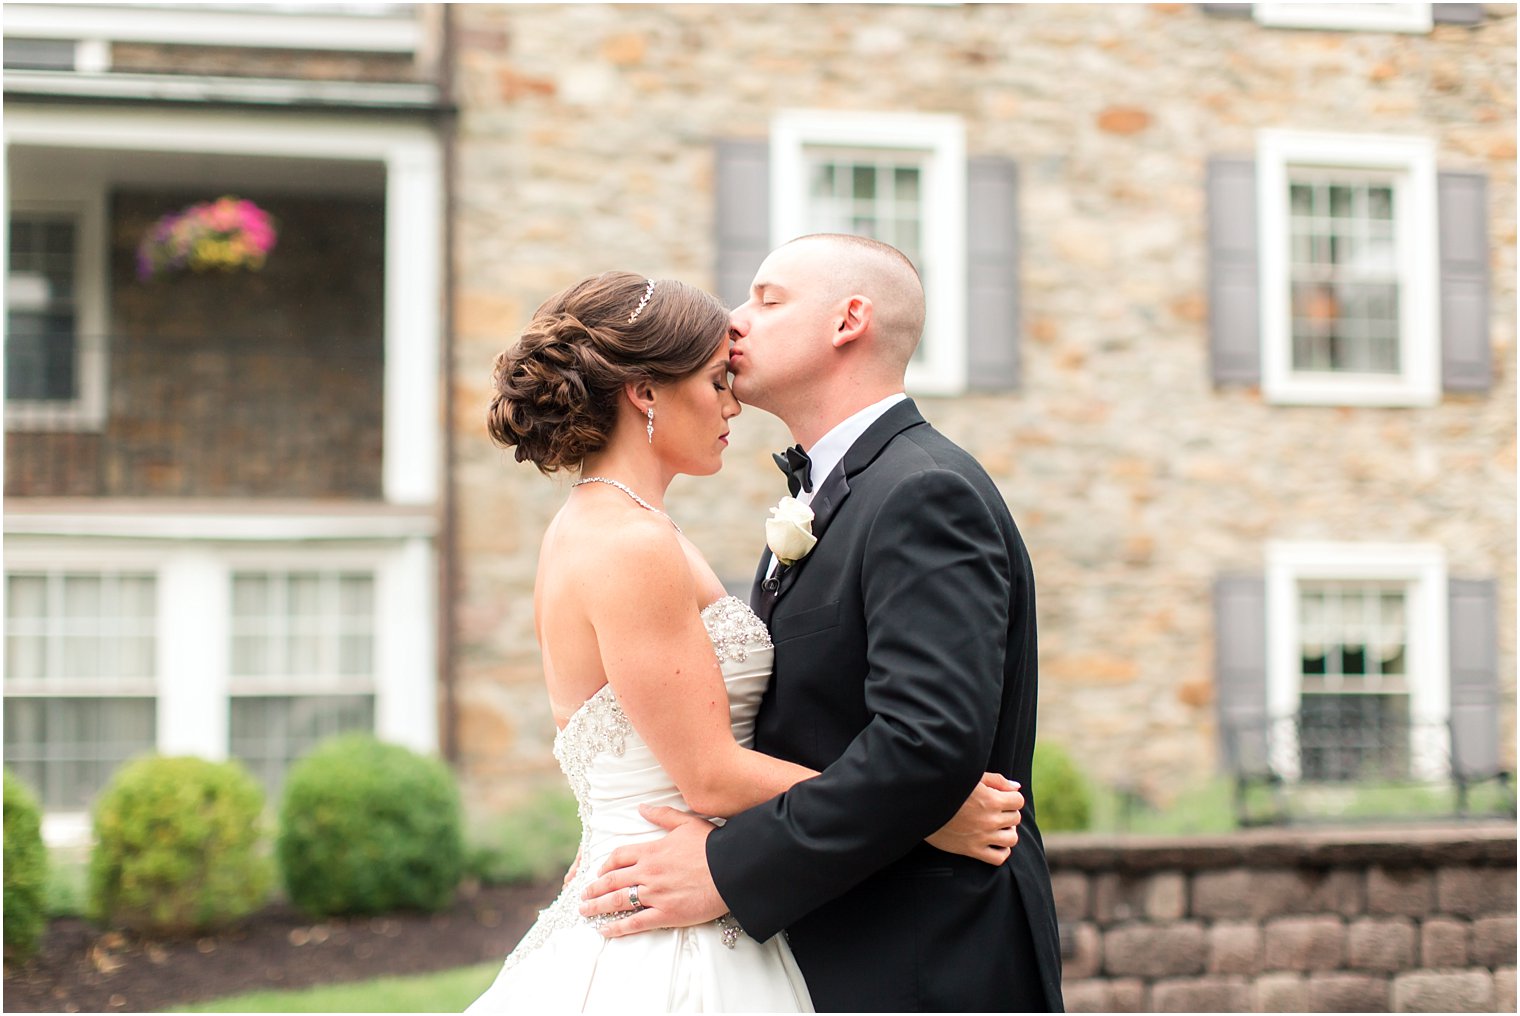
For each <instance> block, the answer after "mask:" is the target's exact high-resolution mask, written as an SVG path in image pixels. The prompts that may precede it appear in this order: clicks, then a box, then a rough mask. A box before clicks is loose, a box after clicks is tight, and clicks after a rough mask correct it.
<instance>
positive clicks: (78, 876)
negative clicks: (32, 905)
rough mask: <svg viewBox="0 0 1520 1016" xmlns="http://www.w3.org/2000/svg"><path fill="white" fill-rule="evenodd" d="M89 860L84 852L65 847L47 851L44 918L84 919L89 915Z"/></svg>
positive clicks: (85, 851) (87, 852)
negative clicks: (45, 911)
mask: <svg viewBox="0 0 1520 1016" xmlns="http://www.w3.org/2000/svg"><path fill="white" fill-rule="evenodd" d="M89 877H90V857H89V851H88V849H85V850H82V851H81V850H77V849H70V848H68V847H64V848H59V849H55V850H53V851H51V852H50V853H49V856H48V877H47V893H46V896H45V899H46V901H47V902H46V907H47V915H48V917H49V918H53V917H85V916H87V915H88V913H89V906H88V898H89Z"/></svg>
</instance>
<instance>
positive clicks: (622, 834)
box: [554, 596, 773, 864]
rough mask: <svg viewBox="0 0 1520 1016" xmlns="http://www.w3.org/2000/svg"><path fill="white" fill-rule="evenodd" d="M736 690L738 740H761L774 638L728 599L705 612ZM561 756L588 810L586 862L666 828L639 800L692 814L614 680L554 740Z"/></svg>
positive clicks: (584, 812)
mask: <svg viewBox="0 0 1520 1016" xmlns="http://www.w3.org/2000/svg"><path fill="white" fill-rule="evenodd" d="M702 625H703V627H704V628H706V629H707V635H708V638H710V639H711V640H712V644H713V651H714V652H715V653H716V654H717V657H718V665H719V667H720V669H721V670H722V673H723V682H724V685H725V687H726V688H727V691H728V711H729V722H730V724H731V726H732V729H733V734H734V740H735V741H737V742H739V743H740V744H742V745H744V746H745V747H749V746H750V745H751V744H752V743H753V741H754V734H755V714H756V712H758V711H759V708H760V699H761V696H763V695H764V694H765V688H766V685H767V683H768V682H769V680H770V674H771V662H772V661H771V658H772V655H773V653H772V649H771V639H770V633H769V632H767V631H766V628H765V624H764V622H762V621H761V620H760V619H759V618H758V617H756V616H755V613H754V611H752V610H750V609H749V607H748V605H746V604H745V603H744V601H743V600H740V599H739V598H738V597H734V596H725V597H723V598H722V599H720V600H716V601H714V602H713V603H710V604H708V605H707V607H705V608H704V609H703V610H702ZM554 757H555V758H556V759H557V760H558V761H559V764H560V768H561V769H563V770H564V773H565V778H566V779H568V780H569V781H570V789H571V790H572V791H573V792H574V793H575V801H576V805H577V806H578V808H579V810H580V818H581V828H582V842H581V850H582V863H583V864H584V863H585V861H586V860H588V859H590V858H593V857H595V858H602V857H605V856H606V855H607V854H608V853H611V851H612V849H613V847H615V846H616V845H617V843H615V842H613V841H617V842H626V841H628V840H629V839H630V837H634V838H644V837H642V836H641V834H653V833H657V832H659V830H658V828H657V827H655V826H652V825H650V824H649V823H648V822H647V821H645V820H644V818H643V817H642V816H640V815H639V805H641V804H651V805H666V806H669V807H672V808H680V809H681V810H683V811H690V810H691V809H690V808H688V807H687V805H686V802H685V800H684V799H682V797H681V792H680V790H679V789H678V788H677V787H676V785H675V781H674V780H672V779H671V778H670V775H669V774H668V773H666V772H665V770H664V768H663V767H662V766H661V765H660V764H659V762H658V761H657V760H656V759H655V757H654V752H653V751H651V750H650V748H649V745H648V744H646V743H645V742H644V739H643V738H642V737H640V736H639V733H638V731H636V730H634V729H633V724H632V723H630V722H629V720H628V716H627V714H626V713H624V712H623V708H622V706H621V705H619V704H618V700H617V696H616V695H615V694H614V692H613V690H612V686H611V685H603V686H602V687H601V689H600V690H598V691H597V692H596V694H594V695H592V696H591V697H590V698H589V699H587V700H586V701H585V702H584V703H582V704H581V706H580V708H578V709H577V710H576V711H575V712H574V713H572V714H571V716H570V719H569V720H568V721H566V723H565V726H564V728H563V729H561V730H560V732H559V733H558V734H557V735H556V736H555V738H554Z"/></svg>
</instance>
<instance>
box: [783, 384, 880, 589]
mask: <svg viewBox="0 0 1520 1016" xmlns="http://www.w3.org/2000/svg"><path fill="white" fill-rule="evenodd" d="M907 397H908V396H907V393H905V392H898V393H897V394H895V395H888V396H887V397H886V398H884V399H882V400H881V401H880V402H873V403H871V404H870V405H869V406H867V407H866V408H864V409H862V410H860V411H859V412H857V413H855V414H854V415H852V416H848V417H846V418H845V419H843V420H841V421H840V422H839V423H837V424H835V426H834V428H833V429H832V430H830V431H829V432H828V433H827V434H825V435H823V437H821V438H819V439H818V441H817V443H815V444H814V445H813V447H811V448H807V449H804V451H806V452H807V454H808V458H809V459H811V460H812V462H813V464H812V466H810V467H809V471H808V475H809V476H810V477H811V478H812V480H813V489H812V490H799V491H798V492H797V500H799V501H801V502H802V503H803V504H805V505H811V504H812V503H813V497H814V495H816V494H817V493H818V488H819V487H821V486H823V481H824V480H825V479H827V478H828V475H829V474H830V473H832V472H833V471H834V467H835V466H837V465H839V461H840V460H841V459H843V458H844V456H845V453H846V452H848V451H849V450H850V448H851V446H853V445H854V444H855V442H856V441H858V440H859V439H860V435H862V434H864V433H865V432H866V431H867V430H869V429H870V427H871V424H873V423H875V422H876V421H877V420H879V419H881V418H882V417H883V416H884V415H886V412H887V410H889V409H891V408H892V407H893V406H895V405H897V404H898V403H899V402H901V401H903V400H904V399H906V398H907ZM774 574H776V559H775V557H774V556H773V557H772V558H771V564H770V569H769V570H768V571H767V572H766V573H765V575H766V578H770V577H771V576H772V575H774Z"/></svg>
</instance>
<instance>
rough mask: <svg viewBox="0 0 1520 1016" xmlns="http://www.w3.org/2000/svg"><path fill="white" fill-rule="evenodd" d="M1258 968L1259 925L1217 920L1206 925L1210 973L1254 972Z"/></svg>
mask: <svg viewBox="0 0 1520 1016" xmlns="http://www.w3.org/2000/svg"><path fill="white" fill-rule="evenodd" d="M1260 969H1261V925H1259V924H1256V923H1255V922H1254V921H1250V922H1246V921H1242V922H1238V923H1237V922H1226V921H1221V922H1219V923H1218V924H1215V925H1214V926H1213V927H1211V928H1210V929H1209V959H1208V971H1209V973H1211V974H1254V973H1256V972H1257V971H1258V970H1260Z"/></svg>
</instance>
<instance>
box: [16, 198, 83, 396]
mask: <svg viewBox="0 0 1520 1016" xmlns="http://www.w3.org/2000/svg"><path fill="white" fill-rule="evenodd" d="M76 233H77V223H76V222H75V220H74V219H73V218H72V217H71V216H68V215H60V214H58V213H49V214H36V213H25V212H22V213H17V214H14V215H12V217H11V221H10V260H9V265H8V271H9V273H10V274H9V276H8V278H7V279H6V335H7V339H6V345H5V392H6V396H7V397H8V398H13V399H27V400H69V399H74V398H77V397H78V386H77V383H76V380H75V375H76V373H77V370H78V368H77V365H76V362H75V361H76V359H77V355H78V349H77V346H78V333H77V329H76V319H77V314H76V309H75V306H74V261H75V242H76V241H75V237H76Z"/></svg>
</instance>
